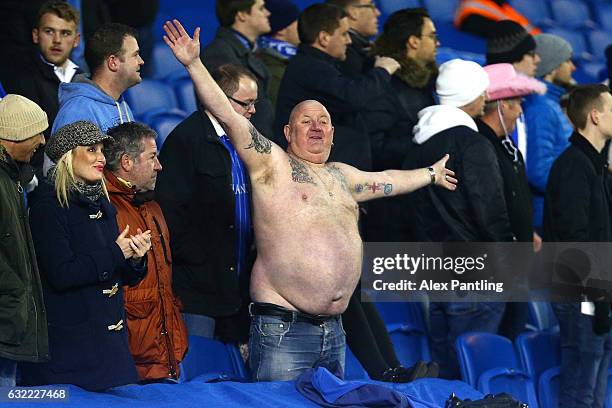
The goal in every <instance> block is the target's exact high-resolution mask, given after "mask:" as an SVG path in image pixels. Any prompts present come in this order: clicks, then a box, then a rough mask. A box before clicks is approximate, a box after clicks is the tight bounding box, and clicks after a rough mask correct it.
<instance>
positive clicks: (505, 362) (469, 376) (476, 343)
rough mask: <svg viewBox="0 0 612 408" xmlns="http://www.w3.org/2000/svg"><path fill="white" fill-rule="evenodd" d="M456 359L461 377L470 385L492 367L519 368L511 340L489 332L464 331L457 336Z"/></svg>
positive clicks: (475, 384)
mask: <svg viewBox="0 0 612 408" xmlns="http://www.w3.org/2000/svg"><path fill="white" fill-rule="evenodd" d="M456 347H457V359H458V360H459V368H460V369H461V378H462V379H463V381H465V382H466V383H468V384H470V385H471V386H472V387H477V386H478V379H479V378H480V375H481V374H482V373H484V372H485V371H487V370H490V369H492V368H512V369H514V370H520V366H519V363H518V359H517V358H516V354H515V352H514V347H513V346H512V342H511V341H510V340H508V339H507V338H505V337H503V336H499V335H497V334H491V333H476V332H474V333H464V334H462V335H460V336H459V337H458V338H457V341H456Z"/></svg>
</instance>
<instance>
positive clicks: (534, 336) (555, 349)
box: [516, 331, 561, 385]
mask: <svg viewBox="0 0 612 408" xmlns="http://www.w3.org/2000/svg"><path fill="white" fill-rule="evenodd" d="M516 349H517V351H518V355H519V358H520V360H521V366H522V367H523V371H524V372H525V373H526V374H528V375H529V376H531V378H532V379H533V381H534V384H536V385H537V384H538V381H539V379H540V375H542V373H543V372H544V371H546V370H548V369H549V368H553V367H556V366H558V365H559V364H561V344H560V340H559V333H558V332H550V331H538V332H525V333H521V334H520V335H519V336H518V337H517V338H516Z"/></svg>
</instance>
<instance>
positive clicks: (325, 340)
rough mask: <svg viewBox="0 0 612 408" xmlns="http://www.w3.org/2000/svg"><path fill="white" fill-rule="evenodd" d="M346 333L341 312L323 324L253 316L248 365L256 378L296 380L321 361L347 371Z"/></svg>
mask: <svg viewBox="0 0 612 408" xmlns="http://www.w3.org/2000/svg"><path fill="white" fill-rule="evenodd" d="M345 337H346V336H345V333H344V329H343V327H342V319H341V318H340V316H335V317H333V318H331V319H329V320H327V321H326V322H325V323H322V324H320V325H316V324H311V323H305V322H301V321H299V322H285V321H283V320H281V319H280V318H279V317H276V316H260V315H256V316H252V317H251V332H250V336H249V366H250V368H251V374H252V376H253V380H254V381H288V380H294V379H295V378H296V377H298V376H299V375H300V374H301V373H303V372H304V371H306V370H307V369H309V368H311V367H315V366H317V365H319V364H323V365H327V364H332V363H339V364H340V366H341V367H342V371H343V372H344V351H345V348H346V340H345Z"/></svg>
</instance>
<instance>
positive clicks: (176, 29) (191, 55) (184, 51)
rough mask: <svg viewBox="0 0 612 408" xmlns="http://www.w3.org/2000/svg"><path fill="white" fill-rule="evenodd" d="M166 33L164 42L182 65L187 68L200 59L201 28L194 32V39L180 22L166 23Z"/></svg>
mask: <svg viewBox="0 0 612 408" xmlns="http://www.w3.org/2000/svg"><path fill="white" fill-rule="evenodd" d="M164 31H165V32H166V35H164V42H165V43H166V44H167V45H168V47H170V49H171V50H172V52H173V53H174V56H175V57H176V59H177V60H179V62H180V63H181V64H183V65H184V66H186V67H187V66H189V65H191V64H192V63H193V62H195V61H197V60H198V59H199V58H200V27H198V28H196V29H195V31H194V32H193V39H191V37H189V34H187V31H185V28H184V27H183V25H182V24H181V23H180V22H179V21H178V20H173V21H172V22H170V21H166V22H165V23H164Z"/></svg>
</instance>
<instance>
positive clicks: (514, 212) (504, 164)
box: [476, 119, 533, 242]
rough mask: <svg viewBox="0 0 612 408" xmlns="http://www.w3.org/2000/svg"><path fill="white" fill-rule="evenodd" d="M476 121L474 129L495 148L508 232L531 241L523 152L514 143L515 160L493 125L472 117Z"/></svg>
mask: <svg viewBox="0 0 612 408" xmlns="http://www.w3.org/2000/svg"><path fill="white" fill-rule="evenodd" d="M476 125H477V126H478V132H479V133H480V134H481V135H483V136H485V137H486V138H487V139H488V140H489V141H490V142H491V144H492V145H493V147H494V148H495V154H496V155H497V162H498V163H499V168H500V170H501V176H502V179H503V182H504V197H505V198H506V206H507V208H508V216H509V218H510V226H511V227H512V234H513V235H514V238H515V239H516V240H517V241H518V242H532V241H533V209H532V207H531V191H530V190H529V183H528V182H527V175H526V174H525V161H524V160H523V155H522V154H521V152H520V150H518V148H516V147H515V151H516V160H515V157H514V155H513V154H511V153H510V151H508V150H506V148H505V147H504V145H503V144H502V139H500V138H499V137H497V135H496V134H495V132H493V129H491V128H490V127H489V126H488V125H487V124H486V123H484V122H483V121H481V120H479V119H476ZM509 143H512V141H510V140H509ZM513 146H514V145H513Z"/></svg>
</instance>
